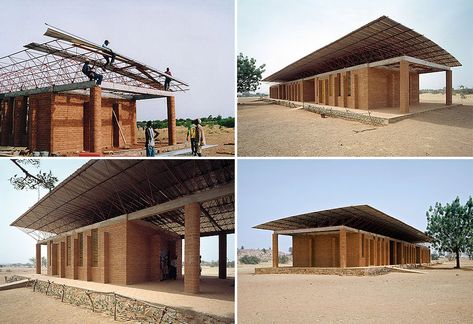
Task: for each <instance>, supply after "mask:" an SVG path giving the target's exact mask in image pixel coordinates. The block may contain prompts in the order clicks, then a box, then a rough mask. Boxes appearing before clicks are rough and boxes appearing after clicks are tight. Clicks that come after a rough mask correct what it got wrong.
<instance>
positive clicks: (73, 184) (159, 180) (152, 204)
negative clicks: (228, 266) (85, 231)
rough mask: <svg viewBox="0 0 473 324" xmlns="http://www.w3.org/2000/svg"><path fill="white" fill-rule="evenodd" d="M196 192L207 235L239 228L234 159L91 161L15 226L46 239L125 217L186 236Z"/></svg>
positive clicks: (204, 232)
mask: <svg viewBox="0 0 473 324" xmlns="http://www.w3.org/2000/svg"><path fill="white" fill-rule="evenodd" d="M209 193H212V195H209ZM206 195H207V196H206ZM193 196H199V197H200V196H202V197H200V198H201V199H200V200H198V201H199V203H200V205H201V210H202V215H201V224H200V226H201V235H202V236H207V235H215V234H217V233H226V232H227V233H233V232H234V229H235V220H234V210H235V206H234V205H235V204H234V162H233V160H183V159H179V160H143V159H141V160H130V159H126V160H108V159H102V160H90V161H89V162H87V163H86V164H84V165H83V166H82V167H81V168H79V169H78V170H77V171H76V172H74V173H73V174H72V175H70V176H69V177H68V178H67V179H66V180H64V181H63V182H61V183H60V184H59V185H58V186H57V187H56V188H54V190H52V191H51V192H50V193H48V194H47V195H46V196H44V197H43V198H42V199H41V200H40V201H39V202H37V203H36V204H35V205H34V206H32V207H31V208H30V209H29V210H28V211H26V212H25V213H24V214H23V215H21V216H20V217H19V218H18V219H16V220H15V221H14V222H13V223H12V224H11V225H12V226H16V227H19V228H21V229H22V230H24V231H25V232H27V233H28V234H30V235H31V236H33V237H34V238H36V239H41V240H42V239H46V238H48V237H51V236H54V235H56V234H61V233H66V232H68V231H72V230H75V229H79V228H81V227H84V226H88V225H92V224H96V223H98V222H104V221H107V220H111V219H113V218H117V217H121V216H125V218H124V219H127V220H133V219H140V220H143V221H146V222H148V223H149V224H153V225H155V226H157V227H159V228H161V229H163V230H166V231H168V232H173V233H175V234H177V235H180V236H183V235H184V208H183V206H184V205H185V204H186V202H187V203H189V202H192V201H193ZM176 202H179V203H176Z"/></svg>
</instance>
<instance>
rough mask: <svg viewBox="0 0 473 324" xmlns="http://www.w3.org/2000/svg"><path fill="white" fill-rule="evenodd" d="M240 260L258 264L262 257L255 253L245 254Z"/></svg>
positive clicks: (245, 262) (244, 262)
mask: <svg viewBox="0 0 473 324" xmlns="http://www.w3.org/2000/svg"><path fill="white" fill-rule="evenodd" d="M240 262H241V263H243V264H258V263H259V262H260V259H259V258H258V257H255V256H254V255H245V256H242V257H241V258H240Z"/></svg>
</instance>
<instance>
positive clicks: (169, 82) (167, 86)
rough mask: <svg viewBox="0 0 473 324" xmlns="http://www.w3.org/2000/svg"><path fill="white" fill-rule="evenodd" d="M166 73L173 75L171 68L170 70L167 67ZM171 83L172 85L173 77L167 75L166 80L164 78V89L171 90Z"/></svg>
mask: <svg viewBox="0 0 473 324" xmlns="http://www.w3.org/2000/svg"><path fill="white" fill-rule="evenodd" d="M164 73H166V74H168V75H170V76H172V74H171V70H169V68H166V72H164ZM170 85H171V78H168V77H166V80H164V90H166V91H169V86H170Z"/></svg>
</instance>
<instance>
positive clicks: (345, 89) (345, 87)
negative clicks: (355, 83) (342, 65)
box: [343, 72, 348, 107]
mask: <svg viewBox="0 0 473 324" xmlns="http://www.w3.org/2000/svg"><path fill="white" fill-rule="evenodd" d="M343 107H348V79H347V75H346V72H345V73H344V74H343Z"/></svg>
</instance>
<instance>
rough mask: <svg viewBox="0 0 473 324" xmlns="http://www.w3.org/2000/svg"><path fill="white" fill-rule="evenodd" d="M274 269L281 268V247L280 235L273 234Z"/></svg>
mask: <svg viewBox="0 0 473 324" xmlns="http://www.w3.org/2000/svg"><path fill="white" fill-rule="evenodd" d="M272 252H273V268H277V267H278V266H279V246H278V234H276V233H273V247H272Z"/></svg>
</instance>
